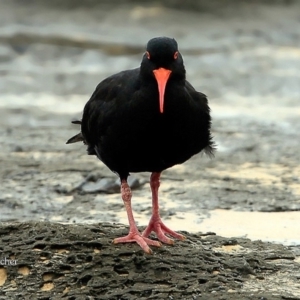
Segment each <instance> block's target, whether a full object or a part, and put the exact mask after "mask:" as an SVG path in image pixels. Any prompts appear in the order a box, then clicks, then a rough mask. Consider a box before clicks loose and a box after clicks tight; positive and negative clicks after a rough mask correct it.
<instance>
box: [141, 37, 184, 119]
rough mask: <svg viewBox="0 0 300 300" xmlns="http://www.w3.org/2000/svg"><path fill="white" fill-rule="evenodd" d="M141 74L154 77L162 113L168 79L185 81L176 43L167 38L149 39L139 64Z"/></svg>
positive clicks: (181, 60)
mask: <svg viewBox="0 0 300 300" xmlns="http://www.w3.org/2000/svg"><path fill="white" fill-rule="evenodd" d="M141 73H142V75H143V76H145V77H149V76H150V77H154V78H155V79H156V81H157V86H158V92H159V110H160V112H161V113H163V111H164V96H165V89H166V85H167V82H168V80H169V78H170V76H171V77H172V78H174V79H175V78H177V79H179V80H184V79H185V69H184V65H183V59H182V56H181V54H180V52H179V51H178V45H177V42H176V41H175V40H174V39H171V38H168V37H157V38H153V39H151V40H150V41H149V42H148V44H147V47H146V52H145V54H144V56H143V60H142V63H141Z"/></svg>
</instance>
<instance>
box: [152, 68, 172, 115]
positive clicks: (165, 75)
mask: <svg viewBox="0 0 300 300" xmlns="http://www.w3.org/2000/svg"><path fill="white" fill-rule="evenodd" d="M171 72H172V71H171V70H167V69H164V68H159V69H156V70H153V74H154V76H155V79H156V81H157V85H158V93H159V111H160V112H161V113H163V112H164V101H165V89H166V85H167V82H168V79H169V77H170V74H171Z"/></svg>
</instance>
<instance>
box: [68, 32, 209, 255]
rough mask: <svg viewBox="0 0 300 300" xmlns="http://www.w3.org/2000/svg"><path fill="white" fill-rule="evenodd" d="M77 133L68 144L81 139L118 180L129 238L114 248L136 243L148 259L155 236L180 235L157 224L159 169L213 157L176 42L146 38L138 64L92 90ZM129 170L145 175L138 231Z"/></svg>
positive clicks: (204, 107)
mask: <svg viewBox="0 0 300 300" xmlns="http://www.w3.org/2000/svg"><path fill="white" fill-rule="evenodd" d="M73 123H75V124H81V132H80V133H79V134H77V135H76V136H74V137H72V138H71V139H69V140H68V142H67V143H74V142H78V141H83V142H84V143H85V144H86V145H87V152H88V154H91V155H96V156H97V157H98V158H99V159H100V160H101V161H102V162H103V163H104V164H105V165H106V166H107V167H108V168H109V169H111V170H112V171H113V172H115V173H117V174H118V175H119V177H120V180H121V194H122V199H123V201H124V205H125V208H126V211H127V215H128V221H129V226H130V228H129V234H128V235H127V236H125V237H120V238H116V239H115V240H114V243H126V242H137V243H138V244H139V245H140V246H141V247H142V249H143V250H144V251H145V252H147V253H152V251H151V249H150V247H149V245H152V246H158V247H159V246H161V244H160V242H158V241H154V240H151V239H149V238H148V236H149V234H150V233H151V232H152V231H154V232H155V233H156V235H157V238H158V239H159V240H160V241H161V242H163V243H167V244H173V240H172V239H170V238H169V237H168V236H166V235H165V234H167V235H169V236H172V237H174V238H177V239H180V240H183V239H184V236H183V235H181V234H179V233H177V232H174V231H172V230H171V229H169V228H168V227H166V226H165V225H164V223H163V222H162V220H161V218H160V215H159V205H158V188H159V185H160V182H159V178H160V174H161V172H162V171H163V170H165V169H167V168H170V167H172V166H174V165H176V164H181V163H183V162H185V161H186V160H188V159H189V158H190V157H191V156H193V155H195V154H197V153H199V152H200V151H204V152H206V153H207V154H208V155H211V154H213V150H214V143H213V141H212V137H211V133H210V128H211V117H210V109H209V106H208V101H207V98H206V96H205V95H204V94H202V93H200V92H197V91H196V90H195V89H194V88H193V86H192V85H191V84H190V83H189V82H188V81H187V80H186V76H185V68H184V64H183V59H182V56H181V54H180V52H179V51H178V45H177V42H176V41H175V40H174V39H171V38H167V37H157V38H153V39H151V40H150V41H149V42H148V44H147V47H146V52H145V53H144V55H143V59H142V62H141V66H140V67H139V68H136V69H132V70H126V71H123V72H120V73H117V74H115V75H112V76H110V77H108V78H106V79H104V80H103V81H102V82H100V83H99V85H98V86H97V87H96V90H95V91H94V93H93V94H92V96H91V98H90V100H89V101H88V102H87V104H86V105H85V107H84V111H83V117H82V120H81V121H75V122H73ZM131 172H151V173H152V174H151V177H150V186H151V191H152V217H151V219H150V222H149V225H148V226H147V228H146V229H145V230H144V232H143V233H140V232H139V230H138V229H137V226H136V223H135V220H134V217H133V213H132V209H131V196H132V193H131V189H130V187H129V185H128V184H127V177H128V176H129V173H131Z"/></svg>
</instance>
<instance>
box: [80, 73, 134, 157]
mask: <svg viewBox="0 0 300 300" xmlns="http://www.w3.org/2000/svg"><path fill="white" fill-rule="evenodd" d="M138 77H139V68H137V69H133V70H127V71H123V72H120V73H117V74H115V75H112V76H110V77H108V78H106V79H104V80H103V81H102V82H100V83H99V84H98V86H97V87H96V89H95V91H94V93H93V94H92V96H91V98H90V100H89V101H88V102H87V104H86V105H85V107H84V111H83V117H82V123H81V132H82V135H83V138H84V139H85V140H86V143H87V145H88V152H89V153H90V152H91V151H92V152H93V151H95V150H94V147H95V145H96V144H97V143H98V142H99V140H100V139H101V137H102V136H103V135H104V134H105V133H106V132H107V131H108V130H109V129H110V124H112V123H113V122H114V121H115V120H116V119H117V118H118V114H122V109H117V108H120V106H122V104H124V101H126V100H128V98H129V97H126V95H128V94H130V93H132V91H133V90H136V86H134V85H136V84H138V82H139V81H138Z"/></svg>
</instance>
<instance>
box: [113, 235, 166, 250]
mask: <svg viewBox="0 0 300 300" xmlns="http://www.w3.org/2000/svg"><path fill="white" fill-rule="evenodd" d="M132 242H136V243H138V244H139V245H140V247H141V248H142V249H143V250H144V251H145V252H146V253H148V254H152V250H151V249H150V248H149V246H148V245H150V246H155V247H160V246H161V243H160V242H157V241H153V240H151V239H148V238H147V237H143V236H142V235H141V234H140V233H139V231H138V230H134V231H133V232H131V231H129V234H128V235H126V236H123V237H119V238H116V239H114V241H113V243H114V244H118V243H132Z"/></svg>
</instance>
